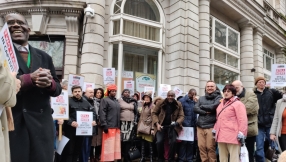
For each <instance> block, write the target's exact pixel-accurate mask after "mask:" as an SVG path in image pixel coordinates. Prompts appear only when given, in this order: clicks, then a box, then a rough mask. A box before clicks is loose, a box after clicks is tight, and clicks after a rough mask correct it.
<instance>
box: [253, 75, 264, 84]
mask: <svg viewBox="0 0 286 162" xmlns="http://www.w3.org/2000/svg"><path fill="white" fill-rule="evenodd" d="M260 80H264V82H265V84H266V80H265V78H264V77H263V76H259V77H257V78H255V85H256V84H257V82H258V81H260Z"/></svg>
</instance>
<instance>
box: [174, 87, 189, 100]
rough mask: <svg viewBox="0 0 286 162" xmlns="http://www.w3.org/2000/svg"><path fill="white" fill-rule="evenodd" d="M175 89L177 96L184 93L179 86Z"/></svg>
mask: <svg viewBox="0 0 286 162" xmlns="http://www.w3.org/2000/svg"><path fill="white" fill-rule="evenodd" d="M173 91H174V92H175V95H176V98H177V97H179V96H181V95H182V93H183V91H182V90H181V89H180V88H178V87H174V89H173ZM187 94H188V93H187Z"/></svg>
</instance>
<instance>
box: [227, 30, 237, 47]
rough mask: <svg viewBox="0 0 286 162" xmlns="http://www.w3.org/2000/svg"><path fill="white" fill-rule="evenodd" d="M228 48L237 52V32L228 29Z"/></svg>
mask: <svg viewBox="0 0 286 162" xmlns="http://www.w3.org/2000/svg"><path fill="white" fill-rule="evenodd" d="M228 48H229V49H231V50H233V51H235V52H238V34H237V33H235V32H234V31H232V30H230V29H228Z"/></svg>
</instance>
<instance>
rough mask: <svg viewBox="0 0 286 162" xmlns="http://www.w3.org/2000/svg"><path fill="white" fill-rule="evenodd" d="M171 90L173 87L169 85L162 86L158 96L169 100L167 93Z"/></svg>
mask: <svg viewBox="0 0 286 162" xmlns="http://www.w3.org/2000/svg"><path fill="white" fill-rule="evenodd" d="M170 90H171V85H169V84H160V86H159V93H158V96H160V97H162V98H163V99H164V98H167V93H168V92H169V91H170Z"/></svg>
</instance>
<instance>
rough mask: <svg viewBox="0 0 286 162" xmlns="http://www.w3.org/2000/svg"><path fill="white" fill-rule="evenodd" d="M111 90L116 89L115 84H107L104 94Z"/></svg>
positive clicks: (106, 94)
mask: <svg viewBox="0 0 286 162" xmlns="http://www.w3.org/2000/svg"><path fill="white" fill-rule="evenodd" d="M111 90H117V86H116V85H115V84H109V85H108V86H107V90H106V91H105V93H104V96H108V95H109V92H110V91H111Z"/></svg>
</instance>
